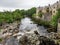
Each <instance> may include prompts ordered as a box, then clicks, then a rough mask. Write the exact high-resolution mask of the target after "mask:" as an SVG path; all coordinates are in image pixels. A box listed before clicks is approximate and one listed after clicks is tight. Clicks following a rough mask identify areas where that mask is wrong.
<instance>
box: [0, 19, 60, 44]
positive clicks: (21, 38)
mask: <svg viewBox="0 0 60 45" xmlns="http://www.w3.org/2000/svg"><path fill="white" fill-rule="evenodd" d="M0 43H1V44H2V45H60V34H59V33H54V32H51V33H47V32H46V29H45V28H43V27H42V26H38V27H37V25H36V24H33V22H30V19H28V18H24V19H22V21H21V22H13V23H11V24H5V25H3V26H2V27H1V31H0Z"/></svg>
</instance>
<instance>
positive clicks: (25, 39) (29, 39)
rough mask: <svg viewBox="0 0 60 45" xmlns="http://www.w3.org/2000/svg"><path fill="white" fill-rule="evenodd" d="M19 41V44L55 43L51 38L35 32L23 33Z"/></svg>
mask: <svg viewBox="0 0 60 45" xmlns="http://www.w3.org/2000/svg"><path fill="white" fill-rule="evenodd" d="M19 43H20V44H21V45H56V44H55V42H54V41H53V40H51V39H49V38H47V37H44V36H40V35H39V34H36V33H35V32H34V33H29V34H25V35H23V36H22V37H21V38H20V40H19Z"/></svg>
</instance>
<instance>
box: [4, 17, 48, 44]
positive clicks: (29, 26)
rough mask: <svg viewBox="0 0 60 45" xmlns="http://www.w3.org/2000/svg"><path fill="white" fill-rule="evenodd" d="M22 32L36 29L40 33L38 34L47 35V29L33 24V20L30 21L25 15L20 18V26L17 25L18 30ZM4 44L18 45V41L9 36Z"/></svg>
mask: <svg viewBox="0 0 60 45" xmlns="http://www.w3.org/2000/svg"><path fill="white" fill-rule="evenodd" d="M21 30H22V31H23V32H28V30H29V31H33V30H37V31H38V32H39V34H40V36H46V35H47V29H46V28H44V27H43V26H37V24H34V23H33V21H31V19H30V18H28V17H25V18H23V19H22V20H21V23H20V26H19V31H21ZM5 45H19V43H18V41H17V40H16V39H15V38H14V37H11V38H10V39H8V40H6V44H5Z"/></svg>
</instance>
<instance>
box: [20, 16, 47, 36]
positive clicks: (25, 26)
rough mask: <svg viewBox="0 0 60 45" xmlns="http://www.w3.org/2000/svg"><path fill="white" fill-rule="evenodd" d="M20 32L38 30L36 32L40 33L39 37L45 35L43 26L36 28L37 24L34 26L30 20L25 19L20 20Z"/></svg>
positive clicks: (45, 30)
mask: <svg viewBox="0 0 60 45" xmlns="http://www.w3.org/2000/svg"><path fill="white" fill-rule="evenodd" d="M19 29H20V30H23V31H26V30H30V31H31V30H32V31H33V30H34V29H36V30H38V32H39V33H40V35H44V36H45V35H46V34H47V29H46V28H44V27H43V26H37V24H34V23H33V21H31V19H30V18H28V17H25V18H24V19H22V20H21V24H20V28H19Z"/></svg>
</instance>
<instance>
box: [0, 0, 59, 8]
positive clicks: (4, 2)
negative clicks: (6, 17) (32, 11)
mask: <svg viewBox="0 0 60 45" xmlns="http://www.w3.org/2000/svg"><path fill="white" fill-rule="evenodd" d="M56 1H58V0H0V8H1V7H2V9H5V8H6V9H12V8H14V9H16V8H19V9H22V8H23V9H28V8H31V7H38V6H45V5H48V4H49V3H50V4H53V3H55V2H56Z"/></svg>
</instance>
